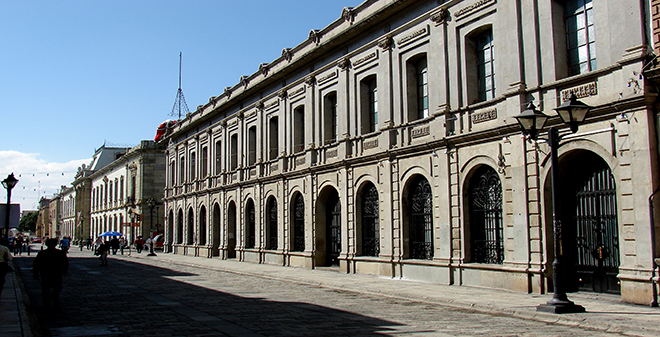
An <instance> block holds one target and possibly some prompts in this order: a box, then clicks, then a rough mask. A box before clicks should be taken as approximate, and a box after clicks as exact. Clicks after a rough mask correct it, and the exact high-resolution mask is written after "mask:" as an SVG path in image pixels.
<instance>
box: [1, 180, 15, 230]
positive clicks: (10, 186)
mask: <svg viewBox="0 0 660 337" xmlns="http://www.w3.org/2000/svg"><path fill="white" fill-rule="evenodd" d="M16 183H18V179H16V178H15V177H14V173H11V174H10V175H8V176H7V178H5V180H3V181H2V186H4V188H6V189H7V209H6V210H5V239H7V240H9V209H10V208H11V190H12V189H13V188H14V186H16Z"/></svg>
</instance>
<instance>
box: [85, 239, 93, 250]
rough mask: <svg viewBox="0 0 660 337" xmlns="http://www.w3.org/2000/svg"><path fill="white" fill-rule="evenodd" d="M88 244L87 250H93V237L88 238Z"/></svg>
mask: <svg viewBox="0 0 660 337" xmlns="http://www.w3.org/2000/svg"><path fill="white" fill-rule="evenodd" d="M86 243H87V250H91V249H92V237H91V236H90V237H88V238H87V242H86Z"/></svg>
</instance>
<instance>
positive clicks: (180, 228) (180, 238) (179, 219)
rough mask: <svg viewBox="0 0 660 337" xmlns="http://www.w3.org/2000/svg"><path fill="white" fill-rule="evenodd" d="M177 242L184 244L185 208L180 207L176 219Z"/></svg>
mask: <svg viewBox="0 0 660 337" xmlns="http://www.w3.org/2000/svg"><path fill="white" fill-rule="evenodd" d="M176 243H178V244H183V210H182V209H179V215H178V216H177V221H176Z"/></svg>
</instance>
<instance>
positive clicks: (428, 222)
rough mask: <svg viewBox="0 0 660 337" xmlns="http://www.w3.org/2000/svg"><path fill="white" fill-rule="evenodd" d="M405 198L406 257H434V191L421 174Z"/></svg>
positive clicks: (413, 182)
mask: <svg viewBox="0 0 660 337" xmlns="http://www.w3.org/2000/svg"><path fill="white" fill-rule="evenodd" d="M405 195H406V199H405V200H404V202H405V204H404V212H405V213H404V215H405V216H404V258H406V259H419V260H432V259H433V193H432V190H431V184H429V182H428V180H426V178H424V177H423V176H421V175H418V176H416V177H414V178H413V179H412V181H411V183H410V185H409V187H408V188H407V193H405Z"/></svg>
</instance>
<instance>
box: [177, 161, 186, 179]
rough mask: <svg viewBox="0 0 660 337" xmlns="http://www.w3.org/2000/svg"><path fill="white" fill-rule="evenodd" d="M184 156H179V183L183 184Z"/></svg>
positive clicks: (184, 177)
mask: <svg viewBox="0 0 660 337" xmlns="http://www.w3.org/2000/svg"><path fill="white" fill-rule="evenodd" d="M185 172H186V158H184V157H181V160H179V183H180V184H183V183H184V182H185V181H186V175H185Z"/></svg>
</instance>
